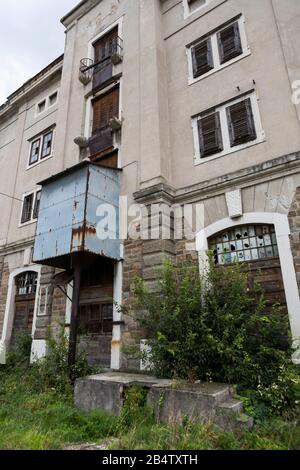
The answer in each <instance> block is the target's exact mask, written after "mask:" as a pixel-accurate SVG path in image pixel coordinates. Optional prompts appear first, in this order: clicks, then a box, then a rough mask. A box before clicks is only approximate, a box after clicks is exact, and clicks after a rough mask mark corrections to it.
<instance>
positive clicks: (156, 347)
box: [133, 260, 299, 413]
mask: <svg viewBox="0 0 300 470" xmlns="http://www.w3.org/2000/svg"><path fill="white" fill-rule="evenodd" d="M135 296H136V302H135V305H134V306H133V312H137V313H136V314H134V313H133V315H134V316H135V320H136V321H137V322H138V323H139V324H140V326H141V327H142V328H143V329H144V330H146V332H147V334H148V338H149V339H148V341H147V342H148V345H149V346H150V350H151V353H150V357H149V362H150V363H151V364H152V368H153V372H154V373H155V374H157V375H159V376H164V377H175V378H183V379H187V380H190V381H194V380H199V379H200V380H210V381H211V380H213V381H217V382H228V383H232V384H238V391H239V392H241V394H243V393H242V392H243V391H244V390H254V391H255V398H256V399H257V400H259V401H261V402H264V403H265V405H266V407H267V408H268V409H269V410H271V412H276V413H280V412H282V410H284V409H285V408H287V407H288V406H291V405H293V406H295V405H296V404H297V403H296V399H295V387H296V385H297V384H298V382H297V380H298V379H297V377H299V372H298V370H297V369H295V368H293V366H292V364H291V360H290V357H291V349H290V339H289V326H288V318H287V315H286V314H284V313H283V312H282V309H281V307H280V306H278V305H274V306H273V307H272V310H271V312H270V311H269V309H267V308H266V300H265V298H264V295H263V292H262V289H261V288H260V286H259V285H258V284H256V285H255V288H254V292H252V293H251V292H250V291H249V288H248V274H247V272H245V270H244V269H243V267H241V265H239V264H235V265H230V266H226V267H222V266H218V267H216V266H215V265H214V264H213V262H212V260H211V262H210V265H209V269H208V270H207V272H206V273H205V274H204V275H202V276H199V271H198V269H197V268H196V267H194V266H192V265H184V266H180V267H174V266H172V265H171V263H170V262H169V261H167V262H166V263H165V265H164V267H163V269H162V270H161V271H160V273H159V277H158V282H157V286H156V289H155V290H151V291H149V290H148V289H147V287H146V285H145V283H144V281H143V280H142V279H140V278H137V279H136V280H135ZM296 388H297V387H296Z"/></svg>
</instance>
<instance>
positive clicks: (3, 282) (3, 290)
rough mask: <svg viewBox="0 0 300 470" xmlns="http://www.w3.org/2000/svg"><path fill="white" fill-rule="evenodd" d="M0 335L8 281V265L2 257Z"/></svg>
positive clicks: (0, 271) (0, 270)
mask: <svg viewBox="0 0 300 470" xmlns="http://www.w3.org/2000/svg"><path fill="white" fill-rule="evenodd" d="M0 263H1V264H0V273H1V274H0V335H1V334H2V328H3V321H4V315H5V308H6V300H7V292H8V281H9V274H10V272H9V267H8V264H7V263H4V258H2V261H0Z"/></svg>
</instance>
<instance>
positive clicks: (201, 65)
mask: <svg viewBox="0 0 300 470" xmlns="http://www.w3.org/2000/svg"><path fill="white" fill-rule="evenodd" d="M192 59H193V75H194V78H196V77H200V76H201V75H203V74H205V73H207V72H209V71H210V70H211V69H213V67H214V63H213V57H212V48H211V39H210V38H209V39H207V40H206V41H203V42H200V43H199V44H196V45H195V46H193V47H192Z"/></svg>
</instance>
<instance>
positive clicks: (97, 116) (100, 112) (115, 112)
mask: <svg viewBox="0 0 300 470" xmlns="http://www.w3.org/2000/svg"><path fill="white" fill-rule="evenodd" d="M118 116H119V88H114V89H113V90H112V91H110V92H109V93H106V94H105V95H103V96H101V97H100V98H98V99H96V100H95V101H94V102H93V135H95V134H97V133H98V132H99V131H101V130H102V129H105V128H107V127H108V123H109V120H110V119H111V118H112V117H118Z"/></svg>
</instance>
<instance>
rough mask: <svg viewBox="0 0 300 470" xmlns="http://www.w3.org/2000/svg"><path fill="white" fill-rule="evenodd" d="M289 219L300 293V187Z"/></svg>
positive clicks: (297, 189) (296, 192)
mask: <svg viewBox="0 0 300 470" xmlns="http://www.w3.org/2000/svg"><path fill="white" fill-rule="evenodd" d="M288 217H289V223H290V229H291V235H290V241H291V248H292V254H293V258H294V266H295V271H296V277H297V282H298V288H299V291H300V187H298V188H296V191H295V195H294V199H293V202H292V205H291V208H290V211H289V215H288Z"/></svg>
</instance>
